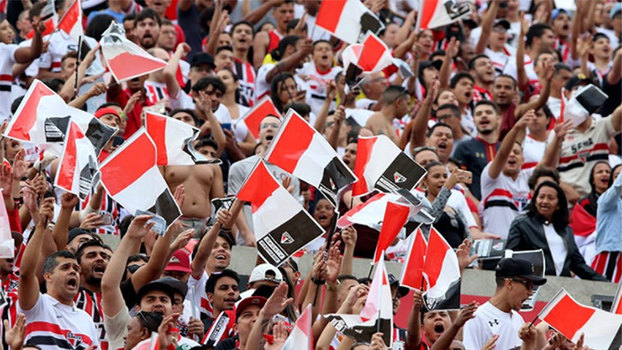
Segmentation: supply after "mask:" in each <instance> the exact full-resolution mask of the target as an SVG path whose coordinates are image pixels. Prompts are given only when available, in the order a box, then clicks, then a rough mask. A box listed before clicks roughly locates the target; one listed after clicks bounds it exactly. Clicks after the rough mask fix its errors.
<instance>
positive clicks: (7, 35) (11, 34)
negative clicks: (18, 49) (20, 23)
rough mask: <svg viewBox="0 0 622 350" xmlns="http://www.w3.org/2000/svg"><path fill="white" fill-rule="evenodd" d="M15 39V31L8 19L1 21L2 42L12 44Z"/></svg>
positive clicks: (0, 34)
mask: <svg viewBox="0 0 622 350" xmlns="http://www.w3.org/2000/svg"><path fill="white" fill-rule="evenodd" d="M13 40H15V31H13V27H11V24H10V23H9V21H8V20H6V19H5V20H4V21H2V22H1V23H0V42H3V43H5V44H12V43H13Z"/></svg>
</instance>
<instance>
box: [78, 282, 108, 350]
mask: <svg viewBox="0 0 622 350" xmlns="http://www.w3.org/2000/svg"><path fill="white" fill-rule="evenodd" d="M73 301H74V302H75V303H76V307H77V308H78V309H80V310H84V312H86V313H87V314H89V315H90V316H91V319H92V320H93V324H94V325H95V329H97V331H98V332H99V338H98V339H99V343H100V344H99V345H100V349H101V350H108V341H107V340H106V331H105V330H104V311H103V308H102V293H101V292H99V293H93V292H91V291H89V290H86V289H84V288H80V291H79V292H78V294H76V297H75V298H74V299H73Z"/></svg>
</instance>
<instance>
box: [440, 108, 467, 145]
mask: <svg viewBox="0 0 622 350" xmlns="http://www.w3.org/2000/svg"><path fill="white" fill-rule="evenodd" d="M436 121H438V122H439V123H445V124H447V125H449V126H451V128H452V132H453V130H457V129H459V128H461V125H460V115H456V114H455V113H454V112H453V111H452V110H451V109H448V108H445V109H439V110H437V111H436ZM452 136H453V133H452ZM452 141H453V138H452Z"/></svg>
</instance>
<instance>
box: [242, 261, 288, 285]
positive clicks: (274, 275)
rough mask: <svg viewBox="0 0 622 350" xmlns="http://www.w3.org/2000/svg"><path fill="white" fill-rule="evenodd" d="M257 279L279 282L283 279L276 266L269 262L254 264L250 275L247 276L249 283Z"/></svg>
mask: <svg viewBox="0 0 622 350" xmlns="http://www.w3.org/2000/svg"><path fill="white" fill-rule="evenodd" d="M259 281H268V282H274V283H281V282H282V281H283V275H282V274H281V271H279V269H278V268H277V267H276V266H273V265H270V264H261V265H257V266H255V268H254V269H253V271H252V272H251V275H250V276H249V278H248V283H249V284H250V283H254V282H259Z"/></svg>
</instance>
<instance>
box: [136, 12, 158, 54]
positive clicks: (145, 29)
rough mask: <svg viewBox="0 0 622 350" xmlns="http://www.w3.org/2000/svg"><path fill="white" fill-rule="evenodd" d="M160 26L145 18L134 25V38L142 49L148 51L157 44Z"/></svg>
mask: <svg viewBox="0 0 622 350" xmlns="http://www.w3.org/2000/svg"><path fill="white" fill-rule="evenodd" d="M159 33H160V26H159V25H158V22H156V21H154V20H153V19H152V18H145V19H143V20H142V21H140V22H137V23H136V38H138V43H139V44H140V46H142V47H143V49H150V48H152V47H154V46H155V45H156V43H157V42H158V35H159Z"/></svg>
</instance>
